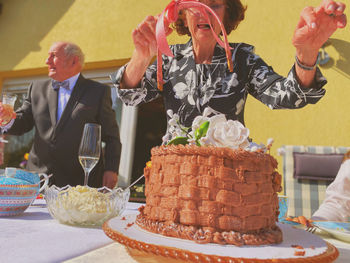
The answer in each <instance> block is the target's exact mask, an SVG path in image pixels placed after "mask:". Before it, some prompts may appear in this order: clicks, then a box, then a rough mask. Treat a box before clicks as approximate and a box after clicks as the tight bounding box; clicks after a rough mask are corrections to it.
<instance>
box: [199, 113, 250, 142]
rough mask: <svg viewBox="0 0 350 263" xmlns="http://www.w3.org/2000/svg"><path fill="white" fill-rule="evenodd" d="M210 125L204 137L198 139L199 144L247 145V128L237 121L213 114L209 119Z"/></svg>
mask: <svg viewBox="0 0 350 263" xmlns="http://www.w3.org/2000/svg"><path fill="white" fill-rule="evenodd" d="M209 122H210V125H209V129H208V131H207V134H206V136H205V137H202V138H201V139H200V143H201V145H213V146H217V147H229V148H232V149H237V148H242V149H244V148H246V147H247V146H248V145H249V141H248V136H249V129H247V128H245V127H244V126H243V124H242V123H240V122H239V121H233V120H226V117H225V115H223V114H220V115H215V116H213V117H211V118H210V119H209Z"/></svg>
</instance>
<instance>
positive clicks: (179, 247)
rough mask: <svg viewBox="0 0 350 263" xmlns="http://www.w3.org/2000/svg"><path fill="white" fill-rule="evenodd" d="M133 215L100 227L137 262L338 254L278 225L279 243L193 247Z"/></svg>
mask: <svg viewBox="0 0 350 263" xmlns="http://www.w3.org/2000/svg"><path fill="white" fill-rule="evenodd" d="M135 219H136V214H133V215H125V216H122V217H115V218H112V219H110V220H109V221H106V222H105V223H104V224H103V230H104V232H105V234H106V235H107V236H108V237H110V238H111V239H113V240H115V241H117V242H119V243H121V244H123V245H125V246H126V247H127V249H128V252H129V254H130V255H131V256H132V257H133V258H134V259H135V260H137V261H139V262H189V261H190V262H240V263H241V262H288V263H294V262H298V263H299V262H300V263H301V262H303V263H308V262H315V263H319V262H332V261H334V260H335V259H336V258H337V257H338V255H339V252H338V250H337V249H336V248H335V247H334V246H333V245H331V244H329V243H328V242H326V241H324V240H323V239H321V238H320V237H318V236H316V235H313V234H311V233H309V232H306V231H304V230H302V229H297V228H294V227H292V226H290V225H286V224H281V223H278V226H279V227H280V228H281V230H282V232H283V242H282V243H280V244H277V245H276V244H274V245H263V246H242V247H237V246H233V245H218V244H213V243H209V244H197V243H195V242H194V241H190V240H184V239H179V238H172V237H166V236H163V235H160V234H155V233H151V232H148V231H146V230H144V229H142V228H140V227H139V226H138V225H136V223H135Z"/></svg>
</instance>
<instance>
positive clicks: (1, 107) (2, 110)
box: [0, 102, 16, 126]
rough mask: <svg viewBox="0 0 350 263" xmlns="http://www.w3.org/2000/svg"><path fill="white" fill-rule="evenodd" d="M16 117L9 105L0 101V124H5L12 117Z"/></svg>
mask: <svg viewBox="0 0 350 263" xmlns="http://www.w3.org/2000/svg"><path fill="white" fill-rule="evenodd" d="M15 118H16V113H15V112H14V111H13V108H12V107H11V106H10V105H7V104H2V103H1V102H0V126H5V125H6V124H8V123H9V122H10V121H11V120H12V119H15Z"/></svg>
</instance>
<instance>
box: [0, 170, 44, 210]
mask: <svg viewBox="0 0 350 263" xmlns="http://www.w3.org/2000/svg"><path fill="white" fill-rule="evenodd" d="M41 175H43V176H44V177H45V182H44V185H43V186H42V187H41V188H40V176H41ZM47 183H48V177H47V175H46V174H37V173H32V172H28V171H24V170H20V169H15V170H14V173H13V175H12V176H11V177H7V176H0V216H16V215H20V214H22V213H23V212H24V211H25V210H26V209H27V208H28V207H29V206H30V204H31V203H32V202H33V201H34V200H35V198H36V196H37V195H38V194H39V192H40V191H41V190H42V189H43V188H44V187H45V186H46V185H47Z"/></svg>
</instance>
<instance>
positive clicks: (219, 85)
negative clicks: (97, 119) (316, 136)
mask: <svg viewBox="0 0 350 263" xmlns="http://www.w3.org/2000/svg"><path fill="white" fill-rule="evenodd" d="M230 46H231V47H233V51H232V59H233V67H234V68H233V72H230V71H229V69H228V67H227V60H226V55H225V50H224V48H222V47H221V46H219V45H218V44H217V45H216V47H215V50H214V55H213V58H212V63H211V64H196V63H195V60H194V54H193V50H192V41H191V40H190V41H189V42H187V43H186V44H177V45H173V46H171V50H172V52H173V54H174V57H173V58H172V57H168V56H164V55H163V65H162V67H163V78H164V85H163V91H159V90H158V89H157V67H156V62H155V63H154V64H152V65H151V66H149V67H148V69H147V71H146V72H145V74H144V76H143V78H142V80H141V84H140V87H138V88H136V89H119V86H120V81H121V78H122V76H123V73H124V71H125V68H126V65H124V66H123V67H121V68H120V69H119V70H118V71H117V72H115V73H114V74H112V75H111V76H110V77H111V79H112V82H113V83H114V86H115V87H116V88H117V92H118V95H119V98H120V99H121V100H122V101H123V102H124V103H125V104H126V105H129V106H136V105H138V104H140V103H144V102H149V101H151V100H154V99H155V98H157V97H158V96H160V95H162V96H163V98H164V105H165V108H166V110H168V109H171V110H172V111H173V113H177V114H178V115H179V120H180V123H181V125H184V126H186V127H190V126H191V125H192V121H193V119H194V118H195V117H196V116H198V115H202V113H203V110H204V109H205V108H206V107H208V106H209V107H211V108H212V109H214V110H216V111H218V112H220V113H223V114H225V115H226V118H227V119H232V120H239V121H240V122H241V123H243V124H244V106H245V103H246V100H247V96H248V94H250V95H252V96H253V97H255V98H256V99H258V100H259V101H261V102H262V103H264V104H265V105H267V106H268V107H269V108H271V109H286V108H288V109H296V108H302V107H304V106H305V105H307V104H309V103H312V104H314V103H316V102H317V101H318V100H319V99H321V98H322V97H323V95H324V94H325V92H326V91H325V90H324V89H323V88H322V86H323V85H325V84H326V83H327V81H326V79H325V78H324V77H323V76H322V74H321V72H320V71H319V69H318V68H317V71H316V77H315V83H316V85H315V87H314V88H311V89H310V88H308V89H306V88H303V87H302V86H300V85H299V83H298V81H297V79H296V73H295V68H294V66H293V68H292V69H291V70H290V72H289V74H288V76H287V77H286V78H284V77H282V76H280V75H278V74H277V73H276V72H274V71H273V69H272V67H270V66H268V65H267V64H266V63H265V62H264V61H263V60H262V59H261V58H260V57H259V56H257V55H256V54H255V53H254V47H253V46H251V45H248V44H245V43H231V44H230ZM167 117H168V118H169V116H167ZM168 128H169V127H168Z"/></svg>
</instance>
